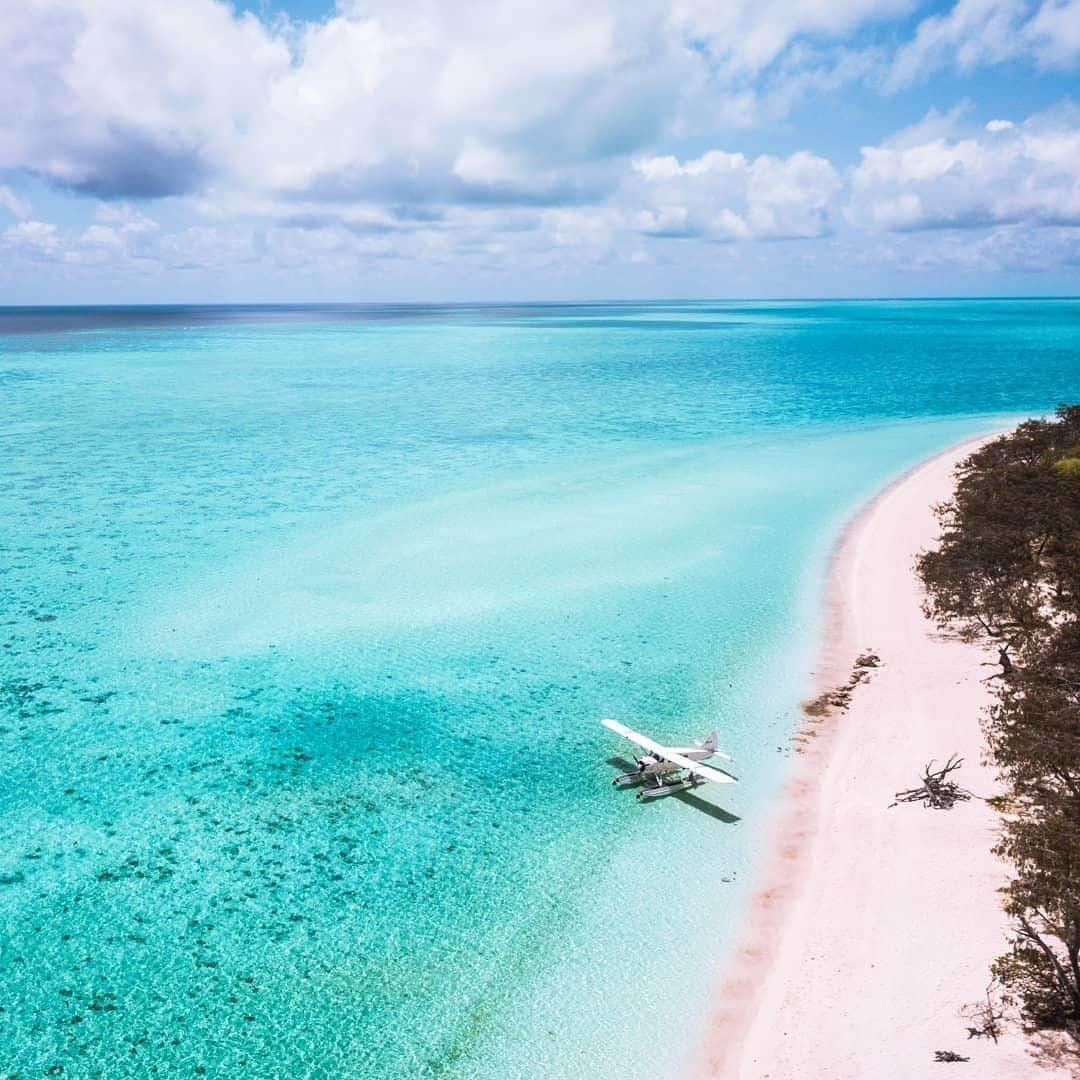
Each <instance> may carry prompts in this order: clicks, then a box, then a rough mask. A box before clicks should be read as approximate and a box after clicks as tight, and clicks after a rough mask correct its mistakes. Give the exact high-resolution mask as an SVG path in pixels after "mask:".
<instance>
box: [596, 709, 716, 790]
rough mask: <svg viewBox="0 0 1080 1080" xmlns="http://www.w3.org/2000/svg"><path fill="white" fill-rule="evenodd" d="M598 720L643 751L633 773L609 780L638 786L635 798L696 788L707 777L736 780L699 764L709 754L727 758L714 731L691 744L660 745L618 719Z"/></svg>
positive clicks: (617, 785) (709, 756)
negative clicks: (700, 740)
mask: <svg viewBox="0 0 1080 1080" xmlns="http://www.w3.org/2000/svg"><path fill="white" fill-rule="evenodd" d="M600 723H601V724H603V725H604V727H606V728H607V729H608V731H614V732H615V734H616V735H621V736H622V737H623V738H624V739H629V740H630V741H631V742H632V743H634V745H635V746H639V747H641V749H642V750H644V751H645V753H644V754H643V755H642V756H641V757H639V758H637V768H636V769H635V770H634V771H633V772H628V773H623V774H622V776H616V777H615V779H614V780H612V781H611V782H612V783H613V784H614V785H615V786H616V787H620V788H622V787H636V786H638V785H641V790H640V791H639V792H638V793H637V797H638V800H639V801H644V800H646V799H659V798H662V797H663V796H664V795H672V794H674V793H675V792H676V791H686V790H687V788H694V787H697V786H698V785H699V784H704V783H705V782H706V781H707V780H711V781H712V782H713V783H714V784H734V783H735V782H736V777H734V776H732V775H731V773H729V772H725V771H724V770H723V769H719V768H714V767H713V766H711V765H703V764H702V762H703V761H705V760H706V759H707V758H711V757H719V758H723V759H724V760H725V761H730V760H731V758H730V757H728V755H727V754H725V753H723V752H722V751H720V750H718V749H717V747H716V732H715V731H712V732H710V733H709V735H708V737H707V738H706V739H705V740H704V741H703V742H701V743H699V744H697V745H695V746H662V745H661V744H660V743H658V742H656V741H655V740H653V739H650V738H649V737H648V736H647V735H642V734H641V732H639V731H634V730H633V729H632V728H628V727H627V726H626V725H625V724H620V723H619V721H618V720H601V721H600Z"/></svg>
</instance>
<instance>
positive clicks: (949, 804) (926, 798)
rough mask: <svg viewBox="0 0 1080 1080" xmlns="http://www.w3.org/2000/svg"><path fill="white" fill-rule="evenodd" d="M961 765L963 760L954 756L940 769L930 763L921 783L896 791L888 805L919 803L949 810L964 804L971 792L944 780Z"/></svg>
mask: <svg viewBox="0 0 1080 1080" xmlns="http://www.w3.org/2000/svg"><path fill="white" fill-rule="evenodd" d="M963 764H964V759H963V758H962V757H957V756H956V755H955V754H953V755H952V756H951V757H950V758H949V760H948V761H946V762H945V764H944V765H943V766H942V767H941V768H940V769H936V770H935V769H934V763H933V761H931V762H930V763H929V764H928V765H927V766H926V768H925V770H924V772H923V779H922V783H921V784H920V785H919V786H918V787H913V788H909V789H908V790H907V791H898V792H897V793H896V802H891V803H889V806H890V807H893V806H897V805H899V804H900V803H909V802H921V803H922V804H923V805H924V806H926V807H927V808H929V809H932V810H951V809H952V808H953V805H954V804H955V803H958V802H966V801H967V800H968V799H970V798H971V792H970V791H968V790H967V788H962V787H960V785H959V784H957V783H956V782H955V781H953V780H947V779H946V777H947V776H948V775H949V774H950V773H954V772H956V770H957V769H959V768H960V766H961V765H963Z"/></svg>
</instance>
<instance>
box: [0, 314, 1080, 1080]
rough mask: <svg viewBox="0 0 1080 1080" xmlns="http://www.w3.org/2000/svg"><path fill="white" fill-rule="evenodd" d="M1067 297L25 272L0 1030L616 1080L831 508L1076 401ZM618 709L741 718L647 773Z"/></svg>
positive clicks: (111, 1054)
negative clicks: (637, 771)
mask: <svg viewBox="0 0 1080 1080" xmlns="http://www.w3.org/2000/svg"><path fill="white" fill-rule="evenodd" d="M1078 326H1080V304H1078V303H1074V302H1066V301H1047V302H1037V301H1036V302H1031V301H1028V302H986V301H981V302H966V303H958V302H955V303H954V302H949V303H943V302H935V303H850V304H657V305H607V306H605V305H588V306H562V305H545V306H534V307H530V306H525V307H516V308H496V307H454V308H327V309H240V308H236V309H213V308H210V309H198V308H187V309H185V308H163V309H152V310H147V309H142V310H132V311H124V310H119V309H97V310H82V309H68V310H64V311H41V310H36V311H35V310H23V311H17V310H11V309H9V310H7V311H2V310H0V408H2V414H0V415H2V425H0V454H2V458H0V462H2V464H0V548H2V552H0V624H2V628H3V633H2V635H0V811H2V813H0V970H2V972H3V985H4V992H3V996H2V1000H0V1008H2V1013H0V1069H3V1070H5V1071H6V1072H7V1073H10V1074H17V1075H19V1076H39V1075H42V1074H44V1073H46V1071H47V1070H50V1069H54V1070H58V1069H59V1068H60V1067H62V1068H63V1070H64V1075H69V1076H102V1075H108V1076H110V1077H123V1076H145V1075H147V1074H149V1073H152V1072H154V1071H155V1070H156V1071H157V1072H158V1073H160V1074H163V1075H170V1076H172V1075H202V1074H203V1071H204V1072H205V1074H206V1075H210V1076H214V1075H218V1076H220V1075H251V1076H259V1077H271V1076H305V1075H311V1076H348V1077H376V1076H377V1077H390V1078H393V1077H406V1076H409V1077H413V1076H451V1077H478V1076H489V1077H513V1076H522V1077H566V1076H570V1075H577V1074H579V1073H581V1072H582V1071H585V1070H587V1071H588V1072H589V1073H590V1075H594V1076H599V1077H606V1076H616V1075H621V1074H622V1073H623V1072H624V1068H623V1063H624V1062H625V1060H626V1057H627V1055H628V1053H630V1052H631V1050H632V1048H633V1047H634V1046H637V1045H639V1044H640V1042H641V1040H642V1038H643V1037H645V1036H646V1033H647V1037H648V1039H649V1041H650V1042H652V1041H655V1040H660V1041H661V1042H662V1041H663V1039H664V1038H665V1037H667V1036H670V1037H671V1038H679V1039H685V1038H687V1037H689V1036H691V1035H692V1034H693V1031H694V1026H695V1023H697V1022H698V1021H699V1020H700V1017H701V1013H702V1010H703V1006H704V1002H705V1001H706V994H707V990H708V988H709V987H710V986H711V985H713V983H714V980H715V978H716V975H717V971H718V966H719V965H720V964H721V963H722V960H723V956H724V950H725V948H726V947H727V946H728V945H729V943H730V941H731V935H732V932H733V929H734V927H735V926H736V924H737V920H738V916H739V912H740V909H741V906H742V905H743V903H744V902H745V899H746V888H747V885H748V878H749V866H750V859H751V856H752V854H753V851H754V848H755V845H756V844H758V843H759V842H760V836H761V822H762V818H763V815H764V813H765V810H766V808H767V805H768V801H769V799H770V797H771V796H772V795H773V794H774V793H775V791H776V787H777V785H778V783H779V782H780V781H781V779H782V777H783V772H784V769H785V768H786V760H787V756H788V742H787V737H788V735H789V734H790V732H791V730H792V727H793V725H794V724H795V723H796V711H797V702H798V700H799V697H800V694H801V692H802V691H803V690H804V689H805V686H806V678H807V672H808V670H809V668H810V665H811V663H812V655H813V646H814V632H815V629H816V621H815V620H816V612H815V604H814V600H815V597H816V588H817V586H818V584H819V581H820V575H821V572H822V567H823V565H824V560H825V556H826V553H827V550H828V546H829V544H830V542H831V541H832V539H833V538H834V537H835V535H836V533H837V531H838V530H839V528H840V527H841V525H842V522H843V520H844V518H845V516H846V515H847V514H848V513H849V512H850V511H851V510H852V508H853V507H854V506H856V505H857V504H858V502H859V501H860V500H861V499H863V498H865V497H867V496H868V495H869V494H871V493H872V492H873V491H874V490H875V489H876V488H877V487H879V486H880V485H881V484H882V483H884V482H885V481H886V480H887V479H888V478H889V477H890V476H892V475H894V474H895V473H896V472H897V471H899V470H901V469H903V468H905V467H907V466H909V465H911V464H913V463H914V462H916V461H917V460H919V459H920V458H921V457H924V456H925V455H927V454H928V453H930V452H932V451H934V450H937V449H940V448H942V447H944V446H946V445H948V444H949V443H952V442H954V441H956V440H958V439H960V438H963V437H966V436H968V435H971V434H974V433H977V432H980V431H985V430H989V429H993V428H994V427H995V426H1000V425H1001V424H1002V423H1003V422H1006V421H1007V420H1009V419H1011V418H1013V417H1015V416H1016V415H1017V414H1019V413H1031V412H1041V411H1045V410H1047V409H1049V408H1052V407H1053V406H1054V405H1055V404H1056V403H1057V402H1058V401H1060V400H1066V399H1072V400H1075V399H1076V397H1077V387H1078V385H1080V384H1078V381H1077V378H1078V375H1080V340H1078V337H1077V329H1078ZM866 644H867V645H868V646H872V645H873V643H872V642H867V643H866ZM604 715H612V716H617V717H619V718H621V719H623V720H624V721H626V722H628V723H630V724H633V725H637V726H641V727H643V728H645V729H647V730H649V731H650V732H652V733H654V734H655V735H657V736H658V737H660V738H663V739H670V740H672V741H685V740H686V739H688V738H690V737H696V736H697V737H699V736H701V735H703V734H705V732H706V731H707V730H709V729H710V728H711V727H714V726H715V727H718V728H719V729H720V732H721V740H722V743H723V745H725V746H726V748H727V749H728V750H730V751H731V752H732V753H734V754H735V756H736V758H737V766H736V769H735V771H736V772H738V773H739V774H740V775H741V776H742V777H743V778H744V780H743V783H742V784H741V785H739V786H738V787H736V788H733V789H724V790H720V791H708V792H700V793H698V795H697V796H695V797H694V798H692V799H691V798H687V799H686V800H685V801H678V800H675V799H669V800H663V801H661V802H660V803H658V804H655V805H650V806H644V807H642V806H639V805H638V804H636V803H635V802H634V800H633V798H632V796H630V795H629V794H628V793H625V792H615V791H613V790H612V788H611V787H610V784H609V781H610V778H611V776H612V775H613V771H614V770H613V766H612V764H611V763H610V761H609V759H610V758H612V757H614V756H617V755H619V754H621V753H623V752H624V750H625V748H624V747H622V746H620V745H619V744H618V741H617V740H614V739H613V738H611V737H609V736H608V735H607V733H606V732H604V731H602V730H601V729H600V728H599V727H598V724H597V721H598V720H599V718H600V717H601V716H604ZM687 939H689V940H691V941H693V942H694V943H695V945H696V949H695V952H694V954H691V955H688V954H687V953H686V951H685V950H684V949H683V948H682V947H681V946H682V944H683V943H684V942H685V941H686V940H687ZM670 1064H672V1065H673V1066H674V1064H676V1063H675V1062H671V1063H670Z"/></svg>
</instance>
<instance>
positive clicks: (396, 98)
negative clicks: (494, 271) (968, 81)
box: [0, 0, 911, 205]
mask: <svg viewBox="0 0 1080 1080" xmlns="http://www.w3.org/2000/svg"><path fill="white" fill-rule="evenodd" d="M910 4H911V0H799V2H797V0H769V2H767V3H765V4H761V3H757V2H751V0H737V2H734V3H731V4H721V5H716V4H713V3H705V2H703V0H680V2H679V3H677V4H676V5H675V7H674V8H672V7H671V6H670V4H669V3H667V2H665V0H640V2H639V3H635V4H625V3H619V2H617V0H551V2H550V3H547V4H543V5H540V4H536V3H535V2H533V0H498V2H496V0H462V2H461V3H455V4H452V5H450V4H445V3H442V2H436V0H364V2H362V3H361V2H360V0H342V2H341V3H340V4H339V6H338V10H337V13H336V14H335V15H334V16H333V17H331V18H328V19H325V20H323V21H321V22H316V23H308V24H287V23H286V24H282V23H278V24H275V25H268V24H266V23H263V22H260V21H259V20H258V19H257V18H255V17H254V16H252V15H250V14H246V15H242V16H240V15H236V14H235V12H234V11H233V10H232V9H231V8H230V7H228V6H227V5H226V4H225V3H223V2H220V0H172V2H171V3H169V4H166V5H150V6H147V5H140V4H132V3H130V2H129V0H24V2H22V3H18V4H8V5H3V6H0V49H3V52H4V55H5V57H6V58H7V60H6V63H5V66H4V68H3V69H2V70H0V96H2V97H3V99H4V101H5V105H6V117H7V122H6V123H5V125H4V126H3V128H2V129H0V170H3V169H6V170H21V171H28V172H31V173H35V174H37V175H39V176H41V177H43V178H45V179H46V180H48V181H50V182H52V183H56V184H60V185H64V186H67V187H70V188H73V189H76V190H79V191H84V192H88V193H91V194H96V195H98V196H100V197H106V198H118V197H160V196H168V195H178V194H191V193H196V192H199V193H204V194H206V193H216V194H221V193H222V192H228V191H235V190H240V191H246V192H249V193H258V194H261V195H264V196H288V197H296V198H318V199H322V200H324V201H326V202H328V203H333V202H337V201H342V200H345V201H347V200H353V201H357V200H367V201H369V202H372V203H379V204H383V205H388V204H401V205H408V204H453V203H457V204H461V205H467V204H470V203H485V202H486V203H491V204H495V205H498V204H506V203H511V202H517V203H522V204H529V203H532V204H560V205H566V204H570V203H581V202H586V201H592V200H595V199H596V198H598V197H600V196H601V195H603V194H604V193H605V192H608V191H610V190H611V189H612V188H613V187H614V186H615V185H616V184H617V182H618V177H619V175H620V171H621V166H622V165H623V163H624V162H625V160H626V159H627V158H628V157H629V156H631V155H633V154H638V153H642V152H646V151H647V150H648V149H649V148H650V147H651V146H653V145H655V144H656V142H657V141H658V139H660V138H661V137H662V136H663V135H664V133H665V132H667V131H669V130H670V129H671V128H672V125H673V124H675V123H676V122H677V121H679V120H680V119H681V121H682V123H683V125H684V127H685V126H686V125H687V124H688V123H689V121H688V117H689V116H690V114H691V112H694V113H695V115H696V116H697V117H698V120H697V121H695V123H697V125H698V126H702V123H703V122H705V126H708V121H707V120H706V118H707V117H712V116H720V115H722V114H724V113H726V114H727V115H729V116H734V115H736V113H738V112H739V110H740V109H744V110H745V109H746V108H749V109H751V110H757V112H759V113H760V111H761V108H762V106H761V105H760V104H759V103H757V101H756V98H757V96H758V94H757V92H756V91H755V90H753V89H748V88H747V87H746V85H744V84H743V83H742V82H740V80H743V79H745V78H746V77H748V76H749V75H751V74H753V73H755V72H759V71H761V70H762V69H763V68H764V67H766V66H768V65H769V64H772V63H774V62H775V61H777V59H778V58H779V57H781V56H782V55H783V54H784V52H785V50H789V49H793V47H794V46H796V45H797V44H798V43H799V42H800V41H803V40H812V41H819V42H820V41H827V42H828V41H834V40H836V39H837V38H838V37H839V36H840V35H842V34H845V33H849V32H851V31H852V30H854V29H855V28H856V27H858V26H861V25H863V24H865V23H869V22H872V21H874V20H876V19H880V18H884V17H889V16H891V15H894V14H896V13H898V12H902V11H905V10H907V9H908V8H909V6H910ZM863 67H864V62H863V60H862V59H860V57H859V54H857V53H850V54H847V55H840V56H837V57H823V56H822V55H821V54H819V53H817V52H814V51H813V50H809V51H806V52H803V53H800V52H799V51H798V50H797V49H794V51H792V52H791V54H790V57H789V60H788V62H787V64H786V65H785V67H784V70H783V71H782V72H781V73H780V74H781V77H780V78H779V79H778V80H777V81H776V84H775V85H774V86H773V87H772V88H771V89H769V90H768V91H767V92H766V95H765V96H766V98H767V102H766V104H765V106H764V109H765V111H766V112H768V113H770V114H771V115H777V114H778V113H781V112H783V111H784V110H785V109H786V108H788V107H789V106H790V104H791V102H792V101H793V100H795V99H796V98H797V97H799V96H801V95H805V94H812V93H817V92H828V91H829V90H830V89H831V88H835V87H836V86H837V85H839V84H840V83H842V82H843V81H845V80H850V79H853V78H858V77H861V74H862V72H863ZM691 100H692V101H694V102H696V106H697V107H696V110H690V109H688V108H686V107H684V106H685V105H686V103H687V102H689V101H691ZM740 103H741V104H740ZM705 106H708V108H707V109H706V108H705ZM714 107H715V111H714ZM747 115H749V113H747ZM691 126H693V125H692V124H691Z"/></svg>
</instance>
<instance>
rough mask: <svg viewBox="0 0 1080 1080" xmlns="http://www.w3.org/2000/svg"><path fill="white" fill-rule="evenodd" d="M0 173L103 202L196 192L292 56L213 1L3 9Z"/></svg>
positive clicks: (29, 4) (60, 3) (84, 0)
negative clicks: (19, 174) (24, 174)
mask: <svg viewBox="0 0 1080 1080" xmlns="http://www.w3.org/2000/svg"><path fill="white" fill-rule="evenodd" d="M0 51H2V53H3V56H4V64H3V67H2V68H0V99H2V100H3V101H4V110H5V112H4V116H5V120H4V124H3V125H0V169H11V170H15V169H18V170H25V171H30V172H34V173H37V174H38V175H40V176H42V177H44V178H46V179H48V180H50V181H52V182H55V183H58V184H62V185H65V186H69V187H72V188H75V189H77V190H81V191H86V192H90V193H92V194H97V195H100V196H105V197H113V196H116V195H133V196H151V197H152V196H160V195H168V194H175V193H177V192H183V191H188V190H191V189H192V188H193V187H195V186H197V185H198V184H200V183H202V182H204V181H205V180H206V179H207V178H209V177H211V176H213V175H214V174H215V173H216V172H217V171H218V170H219V169H220V168H221V167H222V163H223V162H224V161H226V160H227V159H228V157H229V156H230V155H231V154H232V153H233V152H234V149H235V146H236V142H237V140H238V138H239V137H240V136H241V135H242V133H243V131H244V130H245V128H246V126H247V125H248V124H249V123H250V119H251V117H252V115H253V113H254V111H255V110H256V109H258V108H261V107H263V105H264V103H265V92H266V84H267V81H268V79H269V78H270V77H271V76H272V74H273V73H274V72H278V71H282V70H285V69H286V68H287V67H288V63H289V56H288V50H287V49H286V48H285V46H284V44H283V43H282V42H281V41H279V40H275V39H274V38H272V37H271V36H270V35H269V34H268V32H267V31H266V29H265V28H264V27H263V26H262V25H261V24H260V23H259V22H258V20H256V19H255V18H254V17H252V16H244V17H242V18H237V17H235V16H234V15H233V14H232V12H231V10H230V9H229V8H227V7H226V6H225V5H224V4H221V3H216V2H213V0H182V2H177V3H170V4H157V5H153V6H152V7H144V6H142V5H133V4H131V3H129V2H128V0H21V2H20V3H17V4H4V5H0Z"/></svg>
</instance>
